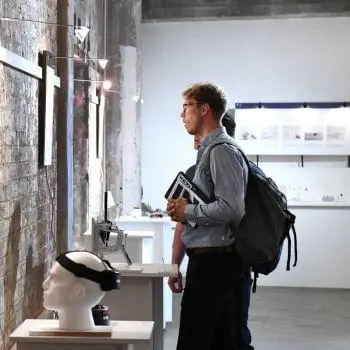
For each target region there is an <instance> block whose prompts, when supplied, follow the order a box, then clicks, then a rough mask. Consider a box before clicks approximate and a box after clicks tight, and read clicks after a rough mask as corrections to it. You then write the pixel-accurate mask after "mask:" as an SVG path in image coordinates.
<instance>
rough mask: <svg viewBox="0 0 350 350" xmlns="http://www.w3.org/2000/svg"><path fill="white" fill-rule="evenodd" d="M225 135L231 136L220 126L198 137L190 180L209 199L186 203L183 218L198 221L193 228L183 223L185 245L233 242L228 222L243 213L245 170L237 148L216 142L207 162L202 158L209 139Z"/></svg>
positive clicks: (215, 245)
mask: <svg viewBox="0 0 350 350" xmlns="http://www.w3.org/2000/svg"><path fill="white" fill-rule="evenodd" d="M227 138H230V137H229V136H228V135H227V134H226V132H225V129H224V128H223V127H219V128H218V129H216V130H214V131H213V132H211V133H210V134H209V135H207V136H206V137H205V138H204V139H202V141H201V145H200V149H199V150H198V158H197V169H196V173H195V175H194V178H193V182H194V183H195V184H196V185H197V186H198V187H199V188H200V189H201V190H202V191H203V192H204V193H205V194H206V195H207V196H208V198H212V201H211V202H210V203H209V204H197V205H194V204H187V205H186V208H185V218H186V220H187V221H191V222H195V223H196V224H197V226H196V227H195V228H193V227H191V226H190V225H189V224H186V225H185V230H184V231H183V233H182V241H183V243H184V244H185V246H186V248H198V247H220V246H227V245H230V244H232V243H233V241H234V238H233V236H232V234H231V231H230V229H229V227H228V225H227V224H228V223H232V222H233V223H234V224H235V225H238V224H239V222H240V221H241V219H242V217H243V216H244V214H245V203H244V198H245V192H246V187H247V178H248V170H247V166H246V164H245V162H244V159H243V157H242V155H241V154H240V153H239V151H238V150H237V148H235V147H234V146H233V145H229V144H220V145H216V146H215V147H214V148H213V149H212V150H211V151H210V158H209V159H210V160H209V162H208V161H206V162H205V161H204V162H203V161H202V162H201V157H202V156H203V154H204V156H206V154H205V150H206V148H207V147H208V146H209V145H210V144H211V143H212V142H216V141H218V140H221V139H227ZM230 139H231V138H230ZM231 140H232V139H231ZM208 165H209V166H210V168H209V166H208Z"/></svg>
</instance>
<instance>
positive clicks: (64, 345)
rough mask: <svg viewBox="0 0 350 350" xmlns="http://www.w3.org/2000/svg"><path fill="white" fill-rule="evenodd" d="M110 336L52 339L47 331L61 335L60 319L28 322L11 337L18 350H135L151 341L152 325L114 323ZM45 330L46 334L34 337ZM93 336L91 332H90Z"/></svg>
mask: <svg viewBox="0 0 350 350" xmlns="http://www.w3.org/2000/svg"><path fill="white" fill-rule="evenodd" d="M110 328H111V331H112V335H111V337H108V336H96V335H95V336H92V335H91V334H90V335H89V331H87V332H84V333H85V334H84V335H82V336H70V335H67V332H64V335H59V336H49V335H45V333H47V331H50V330H52V331H54V332H55V333H57V332H59V331H60V330H59V329H58V320H42V319H27V320H25V321H24V322H23V323H22V324H21V325H20V326H19V327H18V328H17V329H16V330H15V331H14V332H13V333H12V334H11V335H10V339H11V340H13V341H14V342H15V343H16V349H17V350H85V349H88V350H132V349H134V346H138V345H142V344H148V343H149V342H150V341H151V336H152V330H153V322H152V321H148V322H147V321H146V322H140V321H130V322H126V321H111V327H110ZM40 330H42V331H43V335H31V332H33V331H34V333H35V334H38V333H40ZM90 333H91V332H90Z"/></svg>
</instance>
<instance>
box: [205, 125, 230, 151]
mask: <svg viewBox="0 0 350 350" xmlns="http://www.w3.org/2000/svg"><path fill="white" fill-rule="evenodd" d="M225 133H226V131H225V128H224V127H223V126H219V127H218V128H216V129H215V130H213V131H212V132H211V133H210V134H208V135H207V136H206V137H204V138H203V139H202V140H201V144H200V147H201V148H206V147H207V146H209V144H210V143H211V142H212V141H213V140H214V139H215V138H216V137H218V136H219V135H221V134H225Z"/></svg>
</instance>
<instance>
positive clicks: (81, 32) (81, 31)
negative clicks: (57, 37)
mask: <svg viewBox="0 0 350 350" xmlns="http://www.w3.org/2000/svg"><path fill="white" fill-rule="evenodd" d="M0 21H7V22H31V23H41V24H46V25H52V26H56V27H66V28H69V27H74V28H75V30H74V33H75V35H76V36H77V38H78V39H79V40H80V42H83V41H84V40H85V38H86V36H87V35H88V33H89V31H90V27H87V26H81V25H75V24H60V23H53V22H45V21H38V20H34V19H28V18H14V17H0Z"/></svg>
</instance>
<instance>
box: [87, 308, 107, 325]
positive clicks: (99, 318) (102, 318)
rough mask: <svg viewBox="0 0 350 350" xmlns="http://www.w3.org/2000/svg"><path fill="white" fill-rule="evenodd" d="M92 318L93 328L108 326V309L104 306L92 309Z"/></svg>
mask: <svg viewBox="0 0 350 350" xmlns="http://www.w3.org/2000/svg"><path fill="white" fill-rule="evenodd" d="M92 317H93V319H94V323H95V326H109V325H110V322H111V319H110V314H109V308H108V307H107V306H104V305H100V304H99V305H96V306H94V307H93V308H92Z"/></svg>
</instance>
